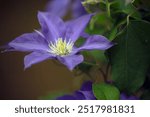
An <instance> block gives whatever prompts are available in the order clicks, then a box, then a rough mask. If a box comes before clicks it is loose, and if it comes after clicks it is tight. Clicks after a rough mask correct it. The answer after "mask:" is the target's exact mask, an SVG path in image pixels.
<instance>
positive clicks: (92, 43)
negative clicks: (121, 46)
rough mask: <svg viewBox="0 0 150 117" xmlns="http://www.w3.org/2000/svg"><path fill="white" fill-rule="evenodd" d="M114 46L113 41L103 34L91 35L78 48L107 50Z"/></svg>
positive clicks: (79, 49)
mask: <svg viewBox="0 0 150 117" xmlns="http://www.w3.org/2000/svg"><path fill="white" fill-rule="evenodd" d="M112 46H113V43H112V42H110V41H109V40H108V39H106V38H105V37H104V36H101V35H94V36H90V37H89V38H88V39H87V41H86V42H85V43H84V44H83V45H82V46H81V47H79V48H78V51H81V50H106V49H108V48H110V47H112Z"/></svg>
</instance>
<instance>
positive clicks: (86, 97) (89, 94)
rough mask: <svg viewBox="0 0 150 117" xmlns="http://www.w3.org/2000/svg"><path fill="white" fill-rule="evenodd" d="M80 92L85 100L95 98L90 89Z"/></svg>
mask: <svg viewBox="0 0 150 117" xmlns="http://www.w3.org/2000/svg"><path fill="white" fill-rule="evenodd" d="M80 92H81V93H82V94H83V95H84V97H85V100H95V99H96V98H95V96H94V94H93V92H92V90H91V91H80Z"/></svg>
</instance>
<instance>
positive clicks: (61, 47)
mask: <svg viewBox="0 0 150 117" xmlns="http://www.w3.org/2000/svg"><path fill="white" fill-rule="evenodd" d="M73 45H74V43H73V42H72V41H71V40H69V41H68V42H67V41H66V39H65V40H63V39H62V38H58V39H57V40H56V41H55V42H51V43H50V44H49V48H50V52H51V53H53V54H55V55H59V56H65V55H68V54H70V53H71V51H72V48H73Z"/></svg>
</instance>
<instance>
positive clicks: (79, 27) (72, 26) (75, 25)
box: [66, 14, 93, 42]
mask: <svg viewBox="0 0 150 117" xmlns="http://www.w3.org/2000/svg"><path fill="white" fill-rule="evenodd" d="M92 16H93V14H88V15H84V16H82V17H79V18H78V19H75V20H72V21H70V22H67V23H66V26H67V32H66V38H67V39H71V40H72V41H73V42H75V41H76V40H77V39H78V38H79V37H80V36H81V33H82V32H83V31H84V29H85V27H86V25H87V24H88V23H89V21H90V19H91V17H92Z"/></svg>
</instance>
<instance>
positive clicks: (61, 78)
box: [0, 0, 75, 99]
mask: <svg viewBox="0 0 150 117" xmlns="http://www.w3.org/2000/svg"><path fill="white" fill-rule="evenodd" d="M46 3H47V0H0V45H4V44H6V43H7V42H9V41H11V40H13V39H14V38H15V37H17V36H19V35H21V34H23V33H27V32H32V31H33V30H34V29H37V28H39V24H38V20H37V12H38V10H44V7H45V5H46ZM26 54H27V53H20V52H9V53H4V54H0V99H38V98H39V97H40V96H44V95H47V94H48V93H51V92H55V91H61V90H67V91H71V90H73V89H74V84H73V80H75V79H74V78H73V75H72V73H71V72H70V71H69V70H68V69H67V68H65V67H60V66H58V65H56V64H54V63H53V62H52V61H51V60H47V61H44V62H42V63H39V64H36V65H33V66H32V67H31V68H29V69H27V70H25V71H24V66H23V58H24V56H25V55H26Z"/></svg>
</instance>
